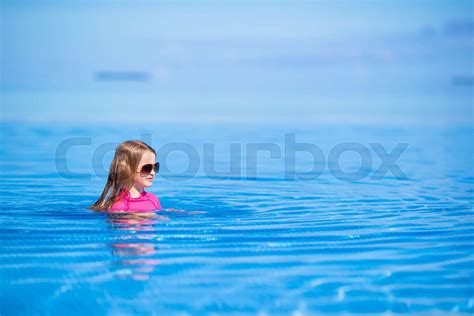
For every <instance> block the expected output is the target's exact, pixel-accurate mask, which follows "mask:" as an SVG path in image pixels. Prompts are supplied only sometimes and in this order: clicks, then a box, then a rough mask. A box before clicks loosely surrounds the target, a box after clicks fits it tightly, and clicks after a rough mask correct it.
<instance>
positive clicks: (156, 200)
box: [146, 192, 161, 209]
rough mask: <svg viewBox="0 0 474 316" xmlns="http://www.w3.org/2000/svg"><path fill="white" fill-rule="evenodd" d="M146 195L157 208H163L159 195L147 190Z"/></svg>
mask: <svg viewBox="0 0 474 316" xmlns="http://www.w3.org/2000/svg"><path fill="white" fill-rule="evenodd" d="M146 195H147V196H148V198H149V199H150V200H151V201H152V202H153V204H155V206H156V207H157V208H159V209H161V204H160V200H159V199H158V197H157V196H156V195H155V194H153V193H151V192H146Z"/></svg>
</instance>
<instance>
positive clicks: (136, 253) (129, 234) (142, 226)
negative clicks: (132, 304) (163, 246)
mask: <svg viewBox="0 0 474 316" xmlns="http://www.w3.org/2000/svg"><path fill="white" fill-rule="evenodd" d="M146 217H149V216H133V215H131V216H129V217H127V218H125V217H123V216H121V217H117V216H109V217H108V220H107V221H108V222H109V223H110V224H111V225H110V226H111V227H112V229H113V230H116V231H117V232H118V233H120V235H119V236H117V240H118V241H119V242H115V243H112V244H111V247H112V254H113V255H114V256H117V257H120V258H121V260H117V261H116V263H117V264H118V266H119V270H118V271H117V275H118V276H119V277H123V278H131V279H133V280H139V281H145V280H149V279H150V274H151V273H152V272H153V271H154V270H155V266H156V265H158V264H159V260H158V259H155V258H153V256H154V255H155V253H156V249H157V245H156V244H155V242H156V241H157V240H158V236H157V235H156V234H154V233H153V232H154V228H153V224H155V223H157V222H158V221H159V220H164V219H166V218H164V217H160V216H155V217H151V218H146Z"/></svg>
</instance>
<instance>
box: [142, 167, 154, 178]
mask: <svg viewBox="0 0 474 316" xmlns="http://www.w3.org/2000/svg"><path fill="white" fill-rule="evenodd" d="M152 168H153V165H152V164H148V165H143V167H142V170H141V171H140V173H141V174H142V175H144V176H147V175H149V174H150V172H151V169H152Z"/></svg>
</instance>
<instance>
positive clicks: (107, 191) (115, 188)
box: [89, 140, 156, 211]
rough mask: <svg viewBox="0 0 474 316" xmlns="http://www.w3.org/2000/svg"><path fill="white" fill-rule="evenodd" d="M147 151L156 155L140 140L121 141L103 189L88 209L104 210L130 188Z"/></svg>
mask: <svg viewBox="0 0 474 316" xmlns="http://www.w3.org/2000/svg"><path fill="white" fill-rule="evenodd" d="M147 151H151V152H152V153H154V154H155V155H156V151H155V150H154V149H153V148H151V147H150V146H149V145H147V144H145V143H144V142H142V141H139V140H129V141H125V142H123V143H121V144H120V145H119V146H118V147H117V149H116V150H115V156H114V159H113V160H112V163H111V164H110V170H109V176H108V177H107V182H106V183H105V187H104V190H103V191H102V194H101V195H100V197H99V199H97V201H96V202H95V203H94V204H92V205H91V206H89V209H91V210H94V211H106V210H108V209H109V208H110V207H111V206H112V204H113V203H114V202H115V201H116V200H118V199H119V198H120V195H121V194H122V193H124V192H126V191H128V190H130V189H131V188H132V186H133V178H134V175H135V172H136V170H137V168H138V164H139V163H140V160H141V158H142V156H143V154H144V153H145V152H147Z"/></svg>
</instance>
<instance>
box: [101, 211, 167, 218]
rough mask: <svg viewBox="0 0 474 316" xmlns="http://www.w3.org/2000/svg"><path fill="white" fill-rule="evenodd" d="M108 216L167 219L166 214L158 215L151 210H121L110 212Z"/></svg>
mask: <svg viewBox="0 0 474 316" xmlns="http://www.w3.org/2000/svg"><path fill="white" fill-rule="evenodd" d="M109 217H112V218H115V219H162V220H167V219H169V218H168V217H166V216H160V215H157V214H155V213H153V212H128V211H121V210H118V211H113V212H110V213H109Z"/></svg>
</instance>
